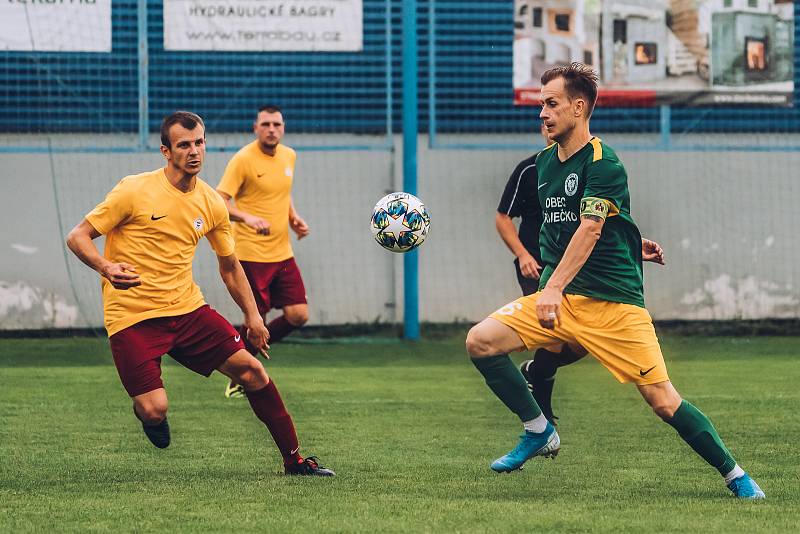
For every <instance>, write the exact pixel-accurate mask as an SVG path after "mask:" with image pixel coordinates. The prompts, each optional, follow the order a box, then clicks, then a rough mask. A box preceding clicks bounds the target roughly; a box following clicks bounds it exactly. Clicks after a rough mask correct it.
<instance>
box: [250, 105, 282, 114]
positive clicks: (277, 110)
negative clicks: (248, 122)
mask: <svg viewBox="0 0 800 534" xmlns="http://www.w3.org/2000/svg"><path fill="white" fill-rule="evenodd" d="M262 111H266V112H267V113H280V114H283V111H281V108H280V107H278V106H276V105H275V104H264V105H263V106H261V107H260V108H258V113H261V112H262ZM258 113H256V115H258Z"/></svg>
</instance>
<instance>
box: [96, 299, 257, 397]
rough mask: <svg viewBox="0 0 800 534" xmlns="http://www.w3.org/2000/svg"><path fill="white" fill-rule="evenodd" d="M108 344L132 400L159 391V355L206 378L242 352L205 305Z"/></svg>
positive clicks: (234, 336)
mask: <svg viewBox="0 0 800 534" xmlns="http://www.w3.org/2000/svg"><path fill="white" fill-rule="evenodd" d="M109 341H110V343H111V354H113V355H114V364H115V365H116V366H117V372H118V373H119V378H120V380H122V385H123V386H124V387H125V390H126V391H127V392H128V395H130V396H131V397H135V396H136V395H141V394H143V393H147V392H148V391H153V390H154V389H158V388H162V387H164V383H163V382H161V356H162V355H164V354H169V355H170V356H171V357H172V358H173V359H174V360H175V361H177V362H178V363H180V364H181V365H183V366H184V367H187V368H189V369H191V370H192V371H194V372H195V373H198V374H201V375H203V376H209V375H210V374H211V373H212V372H213V371H214V369H216V368H217V367H219V366H220V365H222V363H223V362H224V361H225V360H227V359H228V358H230V357H231V356H232V355H233V354H235V353H236V352H237V351H238V350H239V349H243V348H244V343H243V342H242V340H241V337H240V335H239V333H238V332H237V331H236V329H235V328H233V326H231V324H230V323H229V322H228V321H227V320H225V318H224V317H222V316H221V315H220V314H219V313H217V311H216V310H215V309H214V308H212V307H211V306H209V305H208V304H205V305H203V306H201V307H199V308H197V309H196V310H194V311H193V312H189V313H187V314H184V315H178V316H175V317H156V318H155V319H147V320H145V321H142V322H141V323H136V324H135V325H132V326H129V327H128V328H125V329H124V330H120V331H119V332H117V333H116V334H114V335H113V336H111V338H109Z"/></svg>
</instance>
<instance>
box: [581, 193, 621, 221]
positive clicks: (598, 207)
mask: <svg viewBox="0 0 800 534" xmlns="http://www.w3.org/2000/svg"><path fill="white" fill-rule="evenodd" d="M609 213H610V214H612V215H614V214H616V213H617V209H616V206H614V204H612V203H611V202H610V201H608V200H606V199H604V198H597V197H585V198H583V199H581V217H587V218H596V219H599V220H603V221H604V220H605V219H606V217H608V215H609Z"/></svg>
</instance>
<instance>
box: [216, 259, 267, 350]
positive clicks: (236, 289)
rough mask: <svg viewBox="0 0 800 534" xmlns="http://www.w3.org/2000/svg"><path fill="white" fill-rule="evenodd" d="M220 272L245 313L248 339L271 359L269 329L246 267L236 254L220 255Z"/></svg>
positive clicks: (229, 291)
mask: <svg viewBox="0 0 800 534" xmlns="http://www.w3.org/2000/svg"><path fill="white" fill-rule="evenodd" d="M217 261H218V262H219V274H220V277H221V278H222V281H223V282H224V283H225V287H227V288H228V293H230V294H231V297H233V300H234V301H235V302H236V304H237V305H238V306H239V309H241V310H242V312H243V313H244V326H245V327H246V328H247V340H248V341H250V343H251V344H253V346H255V347H258V349H259V350H260V351H261V354H262V355H263V356H264V357H265V358H267V359H269V356H267V353H266V349H268V348H269V345H267V341H268V340H269V331H268V330H267V327H266V326H265V325H264V319H263V318H262V317H261V315H260V314H259V313H258V307H257V306H256V300H255V298H254V297H253V291H252V290H251V289H250V284H249V283H248V282H247V277H246V276H245V274H244V269H242V265H241V264H240V263H239V260H238V259H237V258H236V255H234V254H231V255H230V256H219V255H217Z"/></svg>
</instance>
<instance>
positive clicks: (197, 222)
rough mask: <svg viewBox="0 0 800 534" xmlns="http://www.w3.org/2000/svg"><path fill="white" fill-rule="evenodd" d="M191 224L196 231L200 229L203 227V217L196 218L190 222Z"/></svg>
mask: <svg viewBox="0 0 800 534" xmlns="http://www.w3.org/2000/svg"><path fill="white" fill-rule="evenodd" d="M192 226H194V229H195V230H197V231H198V232H199V231H200V230H202V228H203V218H202V217H198V218H196V219H195V220H194V222H192Z"/></svg>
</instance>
